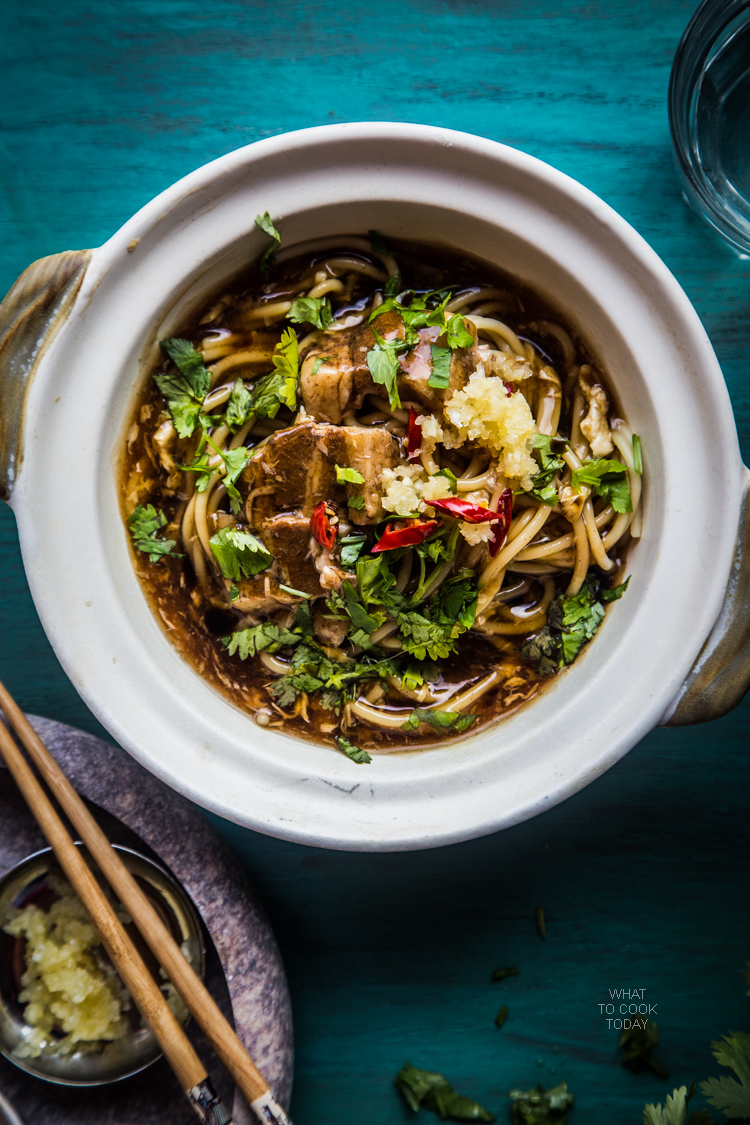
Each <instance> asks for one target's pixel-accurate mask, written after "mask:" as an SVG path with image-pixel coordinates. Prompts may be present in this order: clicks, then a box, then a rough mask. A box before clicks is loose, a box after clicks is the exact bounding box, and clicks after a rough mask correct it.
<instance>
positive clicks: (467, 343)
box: [447, 313, 474, 350]
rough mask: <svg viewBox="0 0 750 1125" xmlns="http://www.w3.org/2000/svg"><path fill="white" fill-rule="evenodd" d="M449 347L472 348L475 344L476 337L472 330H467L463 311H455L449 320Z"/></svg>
mask: <svg viewBox="0 0 750 1125" xmlns="http://www.w3.org/2000/svg"><path fill="white" fill-rule="evenodd" d="M447 332H448V347H449V348H451V349H452V350H455V349H456V348H471V347H473V345H474V337H473V336H472V334H471V332H469V331H467V329H466V326H465V324H464V318H463V317H462V316H461V313H454V314H453V316H452V317H451V318H450V320H449V321H448V328H447Z"/></svg>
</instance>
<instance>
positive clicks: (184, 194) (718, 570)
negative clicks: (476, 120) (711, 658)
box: [11, 123, 745, 850]
mask: <svg viewBox="0 0 750 1125" xmlns="http://www.w3.org/2000/svg"><path fill="white" fill-rule="evenodd" d="M266 210H268V211H270V212H271V214H272V215H273V216H274V219H276V220H280V221H279V224H278V225H279V226H280V229H281V231H282V235H283V239H284V246H288V245H290V244H292V243H294V242H298V241H303V240H306V239H310V238H318V237H323V236H329V235H339V234H342V235H343V234H351V233H362V232H364V231H366V230H367V229H369V228H376V229H378V230H380V231H382V232H383V233H384V234H385V236H386V237H388V236H392V237H394V238H398V237H403V238H415V239H426V240H430V241H437V242H446V243H449V244H451V245H452V246H454V247H459V248H461V247H462V248H464V249H465V250H467V251H469V252H471V253H473V254H476V255H479V256H480V257H483V258H485V259H488V260H489V261H492V262H495V263H497V264H498V265H499V266H501V267H503V268H504V269H506V270H509V271H510V272H511V273H514V274H516V275H517V276H519V278H521V279H522V280H523V281H524V282H525V283H526V284H530V285H532V286H533V287H535V288H536V289H537V290H538V291H539V292H540V293H541V294H542V295H543V296H545V297H547V298H548V299H549V300H550V301H551V303H553V304H554V305H556V306H557V307H558V308H560V309H561V310H562V311H563V313H564V315H565V316H566V317H567V319H568V320H569V321H571V322H572V323H573V324H575V325H576V326H578V327H579V328H580V329H581V330H582V331H583V333H584V335H585V338H586V340H587V341H588V343H589V345H590V347H591V348H592V350H593V351H594V353H595V354H596V355H597V356H598V357H599V358H600V359H601V362H602V363H603V365H604V367H605V369H606V371H607V373H608V376H609V378H610V380H611V382H612V384H613V385H614V386H615V387H616V388H617V393H618V396H619V398H620V401H621V404H622V407H623V410H624V413H625V415H626V417H627V418H628V419H629V421H630V422H631V424H632V425H633V427H634V429H635V430H636V431H637V432H638V433H639V434H640V435H641V437H642V440H643V448H644V462H645V465H646V472H647V474H648V476H647V484H646V491H645V522H644V532H643V539H642V541H641V542H640V543H639V544H638V545H637V546H636V547H635V549H634V550H633V551H632V553H631V556H630V569H631V573H632V579H631V583H630V588H629V590H628V593H627V596H626V597H625V598H624V599H623V600H622V601H620V602H617V603H615V604H614V605H613V606H612V607H611V608H610V610H609V611H608V614H607V620H606V622H605V624H604V626H603V627H602V629H601V631H600V634H599V635H598V636H597V638H596V640H595V642H594V643H593V644H592V645H590V646H588V647H587V649H586V650H585V651H584V653H583V655H582V656H581V657H580V658H579V660H578V661H577V662H576V663H575V665H574V666H573V667H572V668H571V669H570V670H568V671H566V672H565V673H564V674H563V675H561V676H560V677H559V678H558V679H556V680H555V681H554V682H553V683H552V684H551V686H550V687H549V688H548V689H547V690H545V691H544V692H543V694H542V695H541V697H540V698H539V699H538V700H536V701H535V702H533V703H532V704H531V705H530V706H528V707H526V708H525V709H522V710H521V711H520V712H518V713H517V714H516V715H514V716H512V717H511V718H509V719H507V720H505V721H503V722H501V723H499V724H498V725H496V726H495V727H494V728H492V729H490V730H487V731H483V732H480V733H478V734H475V735H473V736H471V735H470V736H469V737H466V738H464V739H463V740H462V741H460V742H457V743H453V744H450V745H447V746H445V747H443V748H441V749H436V750H431V751H428V752H421V753H419V752H417V753H415V752H409V753H403V754H394V755H389V756H380V757H377V758H375V759H374V760H373V762H372V764H371V765H368V766H358V765H355V764H353V763H352V762H350V761H348V760H347V759H346V758H345V757H344V756H343V755H341V754H338V753H336V752H335V751H332V750H331V749H329V748H325V747H322V746H317V745H314V744H312V743H306V742H301V741H297V740H295V739H292V738H289V737H287V736H284V735H280V734H278V733H276V732H269V731H263V730H261V729H260V728H258V727H257V726H256V725H255V724H254V723H253V721H252V720H251V719H250V718H249V717H248V716H247V715H245V714H243V713H242V712H240V711H239V710H237V709H235V708H233V707H232V705H231V704H230V703H229V702H227V701H226V700H225V699H224V698H222V697H221V696H220V695H218V694H217V693H216V692H215V691H214V690H213V689H212V688H211V687H209V686H208V685H207V684H206V683H204V682H202V681H201V680H200V679H199V678H198V676H197V675H196V673H194V672H193V670H192V669H191V668H190V667H189V666H188V665H187V664H185V663H184V662H183V661H182V660H181V659H180V657H179V656H178V655H177V653H176V652H175V651H174V650H173V649H172V647H171V646H170V644H169V641H168V640H167V638H166V636H165V635H164V633H163V632H162V630H161V629H160V627H159V625H158V624H157V622H156V620H155V619H154V617H153V615H152V613H151V611H150V609H149V607H148V606H147V604H146V601H145V599H144V596H143V594H142V592H141V589H140V586H139V584H138V581H137V579H136V577H135V575H134V573H133V568H132V564H131V560H130V556H129V553H128V547H127V543H126V532H125V528H124V527H123V523H122V520H121V517H120V511H119V504H118V498H117V460H118V456H119V452H120V449H121V445H122V441H123V426H124V420H125V419H126V418H127V415H128V412H129V404H130V403H131V401H132V399H133V395H134V393H135V390H136V387H137V386H138V385H139V382H140V380H141V378H142V377H143V372H144V371H145V370H146V369H147V368H148V367H149V365H150V364H151V362H152V360H153V358H154V355H155V353H156V350H157V345H156V341H157V340H158V339H159V338H163V337H164V336H165V335H168V334H170V333H171V332H172V331H173V330H174V329H176V328H177V327H178V326H179V325H181V323H182V322H183V321H184V319H185V318H186V317H187V316H188V315H189V314H190V312H191V311H192V310H193V309H194V308H195V307H196V306H198V305H200V304H201V303H202V302H203V301H204V300H205V298H206V297H207V295H209V294H210V293H211V292H212V291H214V290H215V289H216V288H217V287H219V286H221V285H222V284H223V283H224V282H225V281H226V280H228V279H229V278H231V277H232V275H233V274H234V273H236V272H237V270H238V269H239V268H240V267H241V266H242V265H243V264H244V263H246V262H247V261H248V260H249V259H252V258H253V257H255V256H256V255H258V254H259V252H260V250H261V248H262V247H263V246H264V245H265V240H264V237H263V236H262V235H261V234H260V232H259V231H257V229H256V228H255V226H254V221H253V220H254V217H255V216H256V215H257V214H258V213H259V212H264V211H266ZM686 434H689V435H691V440H690V442H689V443H688V442H686V441H685V440H684V439H685V435H686ZM24 436H25V453H24V460H23V464H22V467H21V470H20V472H19V473H18V475H17V479H16V480H15V484H14V489H13V494H12V499H11V503H12V506H13V508H14V510H15V512H16V514H17V516H18V522H19V529H20V535H21V545H22V550H23V556H24V562H25V565H26V570H27V574H28V578H29V583H30V585H31V589H32V593H33V596H34V599H35V602H36V604H37V607H38V609H39V613H40V616H41V618H42V621H43V623H44V625H45V628H46V630H47V633H48V635H49V637H50V639H51V641H52V644H53V645H54V648H55V650H56V652H57V654H58V656H59V658H60V660H61V661H62V663H63V666H64V667H65V669H66V671H67V673H68V675H69V676H70V678H71V679H72V681H73V683H74V684H75V686H76V687H77V689H78V690H79V691H80V693H81V695H82V696H83V698H84V699H85V701H86V702H87V703H88V705H89V706H90V707H91V709H92V711H93V712H94V713H95V714H96V716H97V717H98V718H99V719H100V721H101V722H102V723H103V724H104V726H105V727H107V729H108V730H109V731H110V732H111V733H112V735H113V736H114V737H115V738H116V739H117V740H118V742H120V743H121V745H122V746H124V747H125V748H126V749H127V750H128V751H130V753H131V754H133V755H134V756H135V757H136V758H137V759H138V760H139V761H140V762H142V763H143V764H144V765H145V766H146V767H147V768H148V769H150V770H152V771H153V772H154V773H155V774H157V775H158V776H159V777H160V778H162V779H163V780H164V781H166V782H167V783H169V784H170V785H172V786H174V787H175V788H176V789H178V790H179V791H180V792H182V793H184V794H185V795H187V796H188V797H190V798H192V799H193V800H194V801H196V802H198V803H199V804H200V805H203V806H205V807H206V808H209V809H211V810H213V811H214V812H216V813H218V814H220V815H222V816H224V817H227V818H229V819H230V820H234V821H236V822H238V823H240V824H243V825H246V826H248V827H250V828H254V829H257V830H259V831H261V832H267V833H270V834H272V835H275V836H280V837H283V838H286V839H290V840H297V841H300V842H304V843H307V844H314V845H319V846H323V847H333V848H347V849H356V850H387V849H407V848H423V847H432V846H437V845H440V844H445V843H449V842H453V841H457V840H462V839H468V838H471V837H474V836H478V835H481V834H483V833H488V832H492V831H494V830H496V829H499V828H502V827H505V826H507V825H510V824H514V823H516V822H518V821H521V820H523V819H525V818H527V817H530V816H533V815H535V814H536V813H538V812H541V811H542V810H544V809H546V808H549V807H551V806H552V805H553V804H555V803H556V802H558V801H561V800H563V799H564V798H565V797H567V796H569V795H570V794H571V793H574V792H575V791H577V790H578V789H580V788H582V787H583V786H584V785H586V784H588V783H589V782H590V781H592V780H593V779H594V778H596V777H597V776H598V775H599V774H601V773H602V772H603V771H604V770H606V769H607V768H608V767H609V766H611V765H612V764H613V763H614V762H616V761H617V760H618V759H619V758H620V757H621V756H622V755H623V754H625V753H626V752H627V751H628V750H629V749H630V748H631V747H632V746H633V745H634V744H635V743H636V742H637V741H638V740H639V739H640V738H641V737H642V736H643V735H645V734H646V733H647V732H648V731H649V730H650V729H651V728H653V727H654V726H655V725H656V724H658V723H659V722H660V720H662V718H663V717H664V716H665V714H666V713H668V712H669V711H670V708H671V707H672V705H673V702H674V700H675V698H676V697H677V695H678V693H679V690H680V686H681V684H682V683H683V680H684V679H685V677H686V676H687V674H688V672H689V670H690V668H691V665H692V664H693V662H694V660H695V659H696V656H697V655H698V652H699V650H700V648H701V646H702V645H703V642H704V641H705V639H706V637H707V636H708V634H709V632H710V631H711V628H712V625H713V623H714V621H715V620H716V618H717V615H718V614H719V610H720V608H721V605H722V599H723V597H724V593H725V589H726V586H727V581H728V578H729V572H730V565H731V562H732V553H733V549H734V544H735V537H736V534H737V522H738V518H739V511H740V503H741V498H742V492H743V487H744V480H745V470H744V468H743V466H742V463H741V460H740V456H739V450H738V445H737V438H736V432H735V427H734V421H733V417H732V412H731V407H730V403H729V398H728V395H727V392H726V388H725V386H724V381H723V378H722V375H721V372H720V370H719V367H718V364H717V361H716V358H715V356H714V353H713V350H712V348H711V345H710V343H709V341H708V338H707V336H706V333H705V331H704V329H703V327H702V326H701V324H700V321H699V320H698V317H697V315H696V314H695V312H694V310H693V309H692V307H691V305H690V304H689V302H688V300H687V298H686V297H685V295H684V293H683V292H682V290H681V289H680V287H679V285H678V284H677V282H676V281H675V279H674V278H673V277H672V275H671V274H670V273H669V271H668V270H667V269H666V267H665V266H664V265H663V263H662V262H661V261H660V260H659V258H658V257H657V256H656V255H655V254H654V252H653V251H652V250H651V249H650V248H649V247H648V246H647V244H646V243H645V242H644V241H643V240H642V239H641V238H640V236H639V235H638V234H636V232H635V231H634V230H633V229H632V228H631V227H630V226H628V224H627V223H625V222H624V220H623V219H621V218H620V217H619V216H618V215H616V214H615V213H614V212H613V211H612V210H611V209H610V208H609V207H608V206H607V205H606V204H604V203H603V202H602V201H601V200H599V199H598V198H596V197H595V196H594V195H592V194H591V193H590V192H589V191H588V190H587V189H585V188H583V187H582V186H581V185H579V184H577V183H575V182H574V181H572V180H570V179H568V178H567V177H566V176H564V175H562V174H561V173H559V172H557V171H555V170H554V169H552V168H550V167H548V166H547V165H545V164H542V163H541V162H540V161H538V160H535V159H534V158H532V157H529V156H527V155H525V154H523V153H521V152H518V151H516V150H513V149H510V148H507V147H505V146H502V145H499V144H496V143H494V142H492V141H487V140H483V139H481V138H478V137H473V136H469V135H467V134H460V133H454V132H450V131H447V130H441V129H434V128H428V127H425V126H417V125H404V124H395V125H394V124H382V123H380V124H379V123H373V124H353V125H333V126H327V127H325V128H319V129H311V130H306V131H304V132H300V133H294V134H288V135H285V136H280V137H276V138H273V139H270V140H266V141H261V142H258V143H256V144H253V145H250V146H248V147H247V148H244V149H240V150H238V151H236V152H233V153H230V154H228V155H227V156H224V157H222V158H221V159H219V160H216V161H214V162H213V163H212V164H209V165H207V166H206V167H204V168H200V169H199V170H198V171H196V172H194V173H193V174H192V175H190V176H188V177H186V178H185V179H184V180H182V181H180V182H179V183H177V184H176V185H175V186H174V187H172V188H170V189H169V190H168V191H166V192H164V193H163V194H162V195H161V196H159V197H158V198H157V199H155V200H154V201H153V202H152V203H150V204H148V205H147V206H146V207H145V208H144V209H143V210H142V211H140V212H139V213H138V214H137V215H136V216H135V217H134V218H133V219H131V220H130V221H129V222H128V223H127V224H126V225H125V226H124V227H123V228H122V230H120V231H119V232H118V233H117V234H116V235H114V236H113V238H111V239H110V240H109V242H107V243H106V244H105V245H104V246H102V247H100V248H99V249H97V250H95V251H94V252H93V256H92V258H91V261H90V263H89V265H88V268H87V270H86V274H85V277H84V281H83V285H82V288H81V290H80V292H79V294H78V297H77V298H76V301H75V304H74V307H73V310H72V313H71V314H70V316H69V318H68V320H67V323H66V324H65V325H64V327H63V328H62V330H61V331H60V333H59V335H58V336H57V337H56V339H55V340H54V342H53V343H52V345H51V347H50V348H49V349H48V350H47V351H46V353H45V354H44V356H43V358H42V359H41V362H40V363H39V367H38V370H37V373H36V376H35V378H34V380H33V384H32V386H31V390H30V393H29V396H28V402H27V411H26V422H25V431H24ZM696 512H700V513H701V521H702V525H703V526H702V534H701V535H700V536H698V535H696Z"/></svg>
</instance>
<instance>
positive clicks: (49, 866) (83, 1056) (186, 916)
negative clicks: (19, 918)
mask: <svg viewBox="0 0 750 1125" xmlns="http://www.w3.org/2000/svg"><path fill="white" fill-rule="evenodd" d="M113 846H114V847H115V850H116V851H117V852H118V853H119V855H120V858H121V859H122V861H123V862H124V864H125V866H126V867H127V868H128V870H129V871H130V872H131V873H132V875H134V876H135V878H136V880H137V882H138V883H139V884H140V886H141V888H142V890H143V891H144V892H145V893H146V895H147V896H148V897H149V899H150V900H151V903H152V905H153V906H154V908H155V909H156V910H157V912H158V913H159V914H160V916H161V918H162V920H163V921H164V923H165V924H166V925H167V927H168V928H169V930H170V931H171V933H172V936H173V937H174V939H175V941H176V942H177V944H178V945H181V946H182V948H183V950H184V952H185V955H186V957H187V959H188V961H189V962H190V964H191V965H192V967H193V969H195V971H196V972H197V973H198V975H199V976H200V977H202V976H203V973H204V949H203V941H202V937H201V926H200V922H199V920H198V916H197V914H196V912H195V908H194V907H193V905H192V903H191V902H190V900H189V899H188V897H187V895H186V894H185V892H184V891H183V889H182V888H181V887H180V886H179V885H178V884H177V883H176V882H175V881H174V879H173V878H172V876H171V875H169V874H168V873H167V872H166V871H165V870H164V869H163V868H162V867H159V866H158V865H157V864H156V863H154V862H153V861H152V860H150V859H146V857H145V856H142V855H140V854H139V853H138V852H135V851H132V850H131V849H130V848H124V847H120V846H119V845H113ZM76 847H79V848H80V849H81V850H82V851H83V852H84V854H85V855H86V859H87V861H88V863H89V866H91V867H92V869H93V870H94V871H96V870H97V869H96V867H95V864H94V863H93V861H92V860H91V858H90V856H89V855H88V853H87V852H86V849H85V848H84V847H83V845H82V844H80V843H77V844H76ZM53 873H54V874H56V875H60V874H61V872H60V868H59V865H58V863H57V860H56V859H55V857H54V855H53V854H52V851H51V849H50V848H44V850H43V851H40V852H35V853H34V855H30V856H28V858H27V859H25V860H23V861H22V862H21V863H19V864H18V865H17V866H16V867H14V868H12V870H11V871H9V872H8V873H7V874H6V875H5V876H4V877H3V878H2V879H0V926H2V925H3V923H4V922H5V921H6V920H7V919H8V917H9V916H10V914H11V908H12V907H21V908H22V907H24V906H26V905H27V904H28V903H30V902H32V901H34V900H35V899H38V898H39V897H40V896H43V895H44V892H45V887H46V885H47V881H48V878H49V876H50V874H53ZM63 877H64V876H63ZM103 885H106V884H104V883H103ZM42 901H43V898H42ZM125 928H126V930H127V931H128V933H129V935H130V937H131V938H132V939H133V941H134V942H135V944H136V946H137V948H138V950H139V952H140V953H141V956H142V957H143V959H144V961H145V962H146V964H147V965H148V967H149V969H150V970H151V973H152V975H153V976H154V979H155V980H157V982H158V983H159V984H163V983H164V978H163V976H160V970H159V966H158V964H157V962H156V959H155V958H154V956H153V954H152V953H151V951H150V950H149V948H148V946H147V945H146V944H145V942H144V941H143V938H142V937H141V936H140V934H139V933H138V930H137V929H136V927H135V925H134V924H133V923H132V922H131V923H129V924H128V925H127V926H126V927H125ZM23 941H24V939H22V938H15V937H12V936H10V935H9V934H6V933H5V931H4V930H2V929H0V1054H3V1055H4V1056H5V1058H6V1059H8V1060H9V1061H10V1062H12V1063H14V1064H15V1065H16V1066H18V1067H20V1068H21V1070H25V1071H26V1072H27V1073H28V1074H33V1075H34V1076H35V1077H37V1078H43V1079H45V1081H47V1082H56V1083H59V1084H60V1085H64V1086H101V1085H103V1084H105V1083H107V1082H116V1081H118V1080H120V1079H122V1078H128V1077H129V1076H130V1075H132V1074H137V1073H138V1071H140V1070H144V1069H145V1067H147V1066H150V1065H151V1064H152V1063H154V1062H156V1060H157V1059H158V1058H160V1056H161V1051H160V1049H159V1045H158V1044H157V1042H156V1040H155V1039H154V1037H153V1035H152V1034H151V1032H150V1031H149V1029H148V1028H147V1027H146V1026H145V1024H144V1023H143V1021H142V1020H141V1018H140V1015H139V1013H138V1011H137V1009H136V1008H135V1007H133V1009H132V1012H131V1013H128V1015H129V1016H131V1018H132V1024H133V1026H132V1030H131V1031H128V1032H126V1034H125V1035H123V1036H122V1037H121V1038H119V1039H113V1040H111V1041H107V1042H101V1044H100V1046H97V1047H96V1049H95V1050H88V1051H87V1050H76V1051H74V1052H73V1053H72V1054H67V1055H62V1054H54V1053H50V1054H47V1053H42V1054H41V1055H40V1056H39V1057H38V1058H19V1057H18V1056H17V1055H16V1054H14V1051H16V1050H17V1049H18V1048H19V1047H20V1046H21V1045H22V1044H23V1043H24V1042H26V1041H27V1039H28V1037H29V1035H30V1034H31V1030H32V1029H31V1027H30V1026H29V1025H28V1024H27V1023H26V1022H25V1021H24V1018H23V1005H22V1004H21V1003H20V1002H19V1000H18V994H19V991H20V987H21V986H20V980H19V976H20V974H19V963H20V964H21V965H23V956H22V948H21V945H22V942H23ZM188 1018H189V1017H188V1016H187V1013H185V1015H184V1018H183V1019H180V1018H179V1016H178V1019H180V1023H181V1024H182V1025H183V1026H184V1025H185V1024H186V1023H187V1022H188Z"/></svg>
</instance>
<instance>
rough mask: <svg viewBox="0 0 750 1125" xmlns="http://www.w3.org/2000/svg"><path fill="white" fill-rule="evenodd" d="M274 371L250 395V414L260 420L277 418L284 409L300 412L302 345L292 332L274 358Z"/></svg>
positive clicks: (287, 333) (285, 338) (285, 333)
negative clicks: (300, 354) (298, 379)
mask: <svg viewBox="0 0 750 1125" xmlns="http://www.w3.org/2000/svg"><path fill="white" fill-rule="evenodd" d="M273 367H274V369H273V371H272V372H270V374H268V375H266V376H265V377H264V378H263V379H261V380H260V382H258V383H257V384H256V385H255V386H254V387H253V389H252V391H251V392H250V403H249V410H250V411H252V413H253V414H255V415H256V417H258V418H275V417H276V415H277V414H278V412H279V408H280V407H281V406H287V407H288V408H289V409H290V410H292V411H294V410H296V409H297V375H298V374H299V345H298V343H297V337H296V335H295V334H294V332H293V331H292V329H291V328H287V329H285V331H284V332H282V334H281V339H280V340H279V342H278V344H277V345H276V348H275V350H274V354H273Z"/></svg>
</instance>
